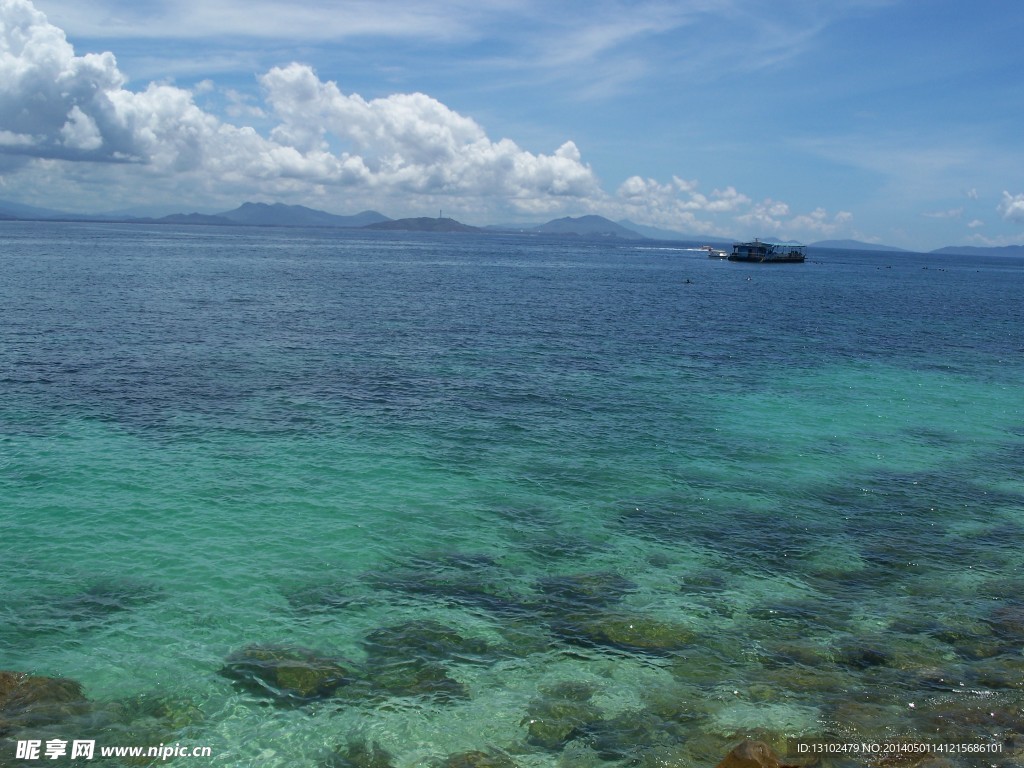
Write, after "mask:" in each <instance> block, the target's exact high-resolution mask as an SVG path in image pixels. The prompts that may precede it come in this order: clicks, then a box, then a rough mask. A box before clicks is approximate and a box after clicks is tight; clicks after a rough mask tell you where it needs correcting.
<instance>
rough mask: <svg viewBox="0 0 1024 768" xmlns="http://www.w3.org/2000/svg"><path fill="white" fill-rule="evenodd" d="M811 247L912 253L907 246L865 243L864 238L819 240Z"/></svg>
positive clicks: (811, 244)
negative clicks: (898, 246)
mask: <svg viewBox="0 0 1024 768" xmlns="http://www.w3.org/2000/svg"><path fill="white" fill-rule="evenodd" d="M809 247H811V248H836V249H841V250H844V251H901V252H902V253H912V251H908V250H906V249H905V248H897V247H895V246H892V245H882V244H881V243H865V242H863V241H862V240H819V241H818V242H816V243H810V246H809Z"/></svg>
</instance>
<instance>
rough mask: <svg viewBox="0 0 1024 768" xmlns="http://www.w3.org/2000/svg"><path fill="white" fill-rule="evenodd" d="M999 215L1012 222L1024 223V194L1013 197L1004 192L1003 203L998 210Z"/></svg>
mask: <svg viewBox="0 0 1024 768" xmlns="http://www.w3.org/2000/svg"><path fill="white" fill-rule="evenodd" d="M996 210H997V211H999V215H1000V216H1002V217H1003V218H1004V219H1008V220H1010V221H1024V194H1020V195H1011V194H1010V193H1009V192H1006V191H1004V192H1003V199H1002V202H1000V203H999V207H998V208H997V209H996Z"/></svg>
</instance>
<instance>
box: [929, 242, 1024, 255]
mask: <svg viewBox="0 0 1024 768" xmlns="http://www.w3.org/2000/svg"><path fill="white" fill-rule="evenodd" d="M932 253H944V254H948V255H950V256H1024V245H1003V246H997V247H992V248H978V247H976V246H973V245H948V246H946V247H945V248H939V249H937V250H934V251H932Z"/></svg>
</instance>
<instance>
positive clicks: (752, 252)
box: [729, 238, 807, 264]
mask: <svg viewBox="0 0 1024 768" xmlns="http://www.w3.org/2000/svg"><path fill="white" fill-rule="evenodd" d="M806 247H807V246H805V245H796V244H793V243H765V242H762V241H761V240H758V239H757V238H755V239H754V240H753V242H749V243H734V244H733V246H732V253H731V254H729V261H755V262H758V263H759V264H799V263H802V262H803V261H804V260H805V258H806V256H805V255H804V249H805V248H806Z"/></svg>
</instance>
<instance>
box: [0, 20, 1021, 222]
mask: <svg viewBox="0 0 1024 768" xmlns="http://www.w3.org/2000/svg"><path fill="white" fill-rule="evenodd" d="M127 82H128V78H127V77H126V76H125V75H124V74H123V73H122V72H121V71H120V70H119V68H118V64H117V61H116V59H115V57H114V55H113V54H112V53H109V52H105V53H99V54H93V53H89V54H86V55H83V56H79V55H76V53H75V50H74V48H73V47H72V45H71V44H70V43H69V42H68V40H67V38H66V36H65V34H64V32H63V31H62V30H61V29H59V28H58V27H56V26H55V25H53V24H51V23H50V22H49V21H48V20H47V18H46V16H45V15H44V14H43V13H41V12H40V11H38V10H37V9H36V8H35V7H34V6H33V4H32V3H31V2H30V0H0V184H7V181H8V179H11V178H14V176H15V175H16V174H18V173H19V171H20V173H21V177H20V178H21V179H25V178H29V177H31V178H32V179H33V182H32V183H34V184H35V185H36V188H37V189H47V188H48V189H54V188H57V187H58V186H60V185H64V187H65V188H67V189H73V190H74V191H75V192H76V193H77V194H78V195H79V197H82V198H84V197H85V196H86V192H85V191H84V190H90V191H91V190H97V189H101V188H102V189H103V191H104V192H105V193H106V194H110V195H117V194H120V195H121V199H120V200H115V199H113V198H111V199H110V200H109V202H110V203H115V202H120V203H121V204H125V203H127V202H130V201H131V202H139V198H138V194H139V193H138V190H139V189H141V188H143V187H144V188H145V189H147V190H150V191H151V193H152V194H154V195H156V194H159V195H162V196H163V197H164V198H165V201H166V200H167V199H169V198H172V197H173V198H174V199H175V200H176V201H177V202H179V203H184V204H189V205H191V204H193V202H194V201H196V200H198V199H202V200H207V201H213V200H216V201H223V200H230V199H232V198H233V199H234V200H235V201H237V199H238V197H240V196H244V199H258V198H261V197H262V198H264V199H266V198H276V199H290V200H298V201H300V202H302V201H312V200H316V201H318V202H321V203H329V201H344V202H342V203H341V204H342V205H349V203H348V201H349V200H357V201H359V203H357V204H358V205H364V204H366V203H371V204H373V203H376V204H378V205H381V206H383V207H385V208H386V209H387V210H389V211H394V210H395V209H396V208H398V209H400V210H401V209H404V210H405V211H416V210H419V211H423V210H432V209H434V207H435V206H436V205H437V204H438V203H441V204H443V205H444V206H445V207H448V203H447V202H446V201H448V200H452V199H455V200H457V204H458V208H459V209H460V210H462V211H464V212H469V213H471V215H472V213H473V212H475V213H477V214H478V215H481V216H482V215H485V214H486V215H503V214H506V213H507V214H511V215H513V216H516V215H518V216H536V217H540V216H543V215H547V214H555V213H558V214H561V215H564V214H566V213H569V214H578V213H583V212H589V213H601V214H604V215H606V216H609V217H611V218H623V217H629V218H632V219H634V220H636V221H637V222H639V223H646V224H653V225H656V226H662V227H666V228H671V229H676V230H680V229H686V230H689V231H691V232H701V233H705V234H723V235H728V234H731V231H732V230H733V229H735V227H736V226H737V224H739V225H743V226H750V227H754V228H756V229H757V231H758V232H759V233H761V234H766V235H786V234H795V233H814V234H822V235H828V234H832V233H833V232H835V231H836V230H837V228H839V227H841V226H842V225H844V224H846V223H847V222H848V221H849V219H850V214H848V213H843V212H841V213H839V214H836V215H834V216H830V215H829V214H827V213H826V212H825V211H824V210H822V209H817V210H814V211H812V212H810V213H808V214H794V213H792V212H791V211H790V210H789V206H788V205H787V204H785V203H781V202H778V201H773V200H765V201H762V202H760V203H758V202H755V201H753V200H752V199H751V198H750V197H749V196H747V195H745V194H743V193H741V192H739V191H737V190H736V189H735V188H734V187H731V186H727V187H724V188H721V189H714V190H712V191H711V192H709V193H704V192H701V191H700V190H699V188H698V183H697V182H696V181H687V180H684V179H682V178H680V177H678V176H673V177H672V179H671V181H669V182H660V181H657V180H654V179H645V178H642V177H640V176H632V177H630V178H628V179H627V180H626V181H625V182H623V183H622V184H621V185H620V186H619V188H618V189H617V190H616V191H615V192H614V193H608V192H606V191H604V190H603V188H602V187H601V184H600V182H599V180H598V178H597V176H596V174H595V172H594V171H593V169H592V168H591V167H590V165H589V164H588V163H586V162H585V161H584V160H583V157H582V154H581V152H580V150H579V148H578V147H577V146H576V144H575V143H574V142H573V141H571V140H565V141H564V142H563V143H562V144H561V146H558V147H557V148H555V149H554V150H553V151H551V152H550V153H549V154H544V153H536V152H530V151H527V150H526V149H523V148H522V147H520V146H519V145H518V144H516V143H515V142H514V141H512V140H511V139H508V138H502V139H497V140H495V139H492V138H490V137H489V136H488V134H487V132H486V131H485V130H484V128H483V127H482V126H480V125H479V124H478V123H477V122H476V121H474V120H473V119H472V118H470V117H467V116H465V115H462V114H459V113H458V112H457V111H455V110H453V109H451V108H450V107H448V106H446V105H445V104H443V103H441V102H440V101H438V100H437V99H434V98H432V97H430V96H428V95H425V94H423V93H397V94H392V95H389V96H386V97H383V98H375V99H365V98H363V97H362V96H360V95H358V94H353V93H345V92H344V91H343V90H342V89H341V88H340V87H339V85H338V84H337V83H336V82H332V81H330V80H322V79H321V78H320V76H319V75H318V74H317V72H316V71H315V70H314V69H313V68H312V67H311V66H308V65H306V64H301V63H294V62H293V63H289V64H286V65H283V66H276V67H273V68H271V69H270V70H269V71H267V72H265V73H264V74H262V75H261V76H260V77H259V78H258V82H259V86H260V88H261V97H262V100H261V101H260V102H259V103H255V102H253V101H250V100H247V97H245V98H243V97H242V96H241V95H239V94H237V93H236V92H234V91H230V90H225V91H224V92H223V97H224V99H225V101H226V102H227V114H228V115H229V116H230V117H229V118H228V119H225V118H223V117H221V116H218V115H215V114H213V113H211V112H210V111H208V110H207V109H205V108H203V107H202V106H200V104H199V103H197V98H199V99H204V98H206V97H208V96H209V95H210V94H212V93H214V92H216V91H217V86H216V84H215V83H213V82H212V81H210V80H204V81H202V82H200V83H199V84H198V85H197V86H196V87H195V88H194V89H193V90H188V89H184V88H180V87H177V86H175V85H172V84H166V83H162V84H161V83H151V84H149V85H148V86H147V87H146V88H145V89H143V90H130V89H129V88H128V87H127ZM229 120H233V121H235V122H230V121H229ZM247 120H248V121H252V122H253V124H254V125H259V126H260V128H257V127H254V125H247V124H245V121H247ZM83 169H85V170H83ZM24 184H25V186H29V185H28V183H27V182H25V183H24ZM90 194H91V193H90ZM88 199H89V200H91V201H94V199H95V196H94V194H92V195H91V196H90V197H89V198H88ZM147 202H155V200H152V199H151V200H149V201H147ZM1017 204H1019V203H1017ZM94 210H95V208H94ZM723 219H728V224H727V225H726V224H723V223H721V222H722V220H723Z"/></svg>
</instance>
